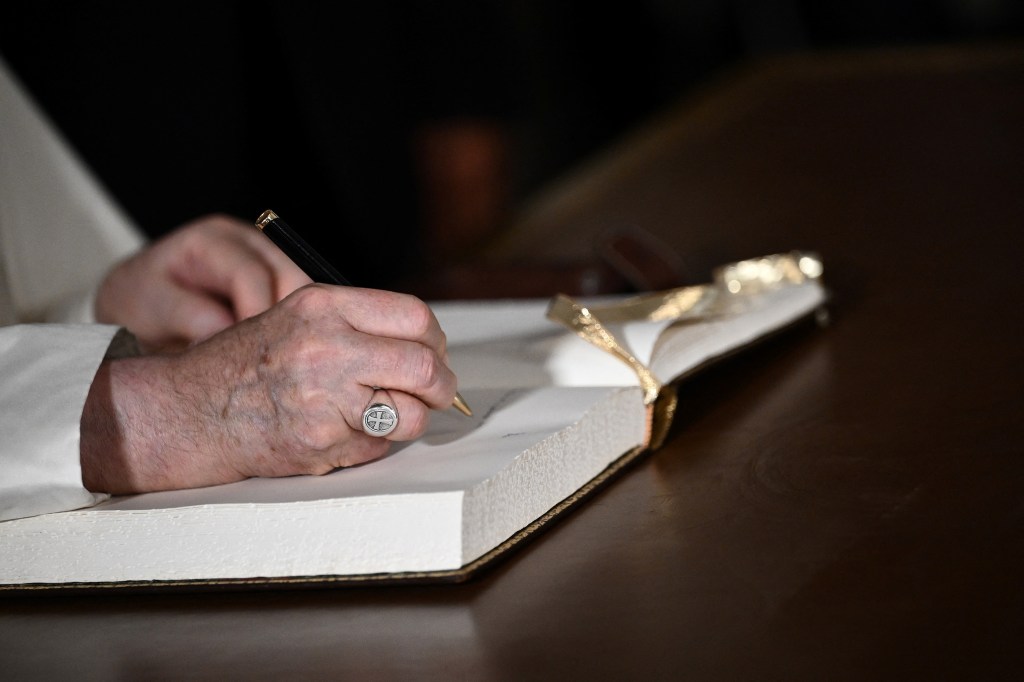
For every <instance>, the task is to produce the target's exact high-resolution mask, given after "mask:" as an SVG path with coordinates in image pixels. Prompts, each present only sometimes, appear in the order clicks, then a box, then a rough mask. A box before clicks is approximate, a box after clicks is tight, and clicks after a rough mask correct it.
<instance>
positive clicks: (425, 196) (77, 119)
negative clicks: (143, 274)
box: [0, 0, 513, 287]
mask: <svg viewBox="0 0 1024 682" xmlns="http://www.w3.org/2000/svg"><path fill="white" fill-rule="evenodd" d="M12 3H13V4H8V5H7V6H6V7H5V11H4V14H5V19H4V21H2V22H0V54H2V55H3V56H4V58H5V59H6V60H7V61H8V63H9V64H10V66H11V67H12V68H13V69H14V70H15V71H16V72H17V73H18V74H19V75H20V77H21V79H22V80H23V81H24V82H25V84H26V85H27V87H28V88H29V90H30V91H31V92H32V93H33V94H34V95H35V96H36V98H37V99H38V100H39V102H40V103H41V105H42V106H43V108H44V109H45V110H46V111H47V112H48V113H49V114H50V116H51V117H52V118H53V119H54V120H55V122H56V123H57V125H58V126H59V128H60V129H61V130H62V131H64V133H65V134H66V136H67V137H68V138H69V139H70V141H71V143H72V144H73V145H74V147H75V148H76V149H77V150H79V152H80V153H81V154H82V156H83V157H84V158H85V159H86V160H87V162H88V163H89V164H90V165H91V166H92V167H93V169H94V170H95V171H96V172H97V174H98V175H99V176H100V178H101V179H102V180H103V181H104V182H105V183H106V184H107V186H108V187H109V188H110V189H111V190H112V192H113V194H114V195H115V196H116V197H117V198H118V199H119V201H120V202H121V203H122V205H123V206H124V207H125V208H126V210H127V211H128V213H129V214H130V215H131V216H132V217H133V218H134V219H135V220H136V221H137V222H138V224H139V225H140V226H141V227H142V228H143V229H144V231H145V232H146V233H148V234H149V235H151V236H158V235H160V234H163V233H164V232H166V231H167V230H169V229H170V228H172V227H173V226H175V225H177V224H179V223H181V222H182V221H184V220H187V219H189V218H190V217H193V216H196V215H202V214H205V213H208V212H210V211H226V212H229V213H232V214H234V215H237V216H240V217H242V218H246V219H254V218H255V217H256V216H257V215H258V214H259V213H260V212H261V211H262V210H263V209H265V208H273V209H274V210H275V211H277V212H278V213H279V214H280V215H281V216H282V217H284V218H285V219H286V220H288V221H289V222H290V223H291V224H292V225H294V226H295V227H296V228H297V229H299V230H301V231H302V232H303V234H305V235H308V238H309V239H310V241H312V242H314V245H315V246H317V247H318V248H321V249H322V250H323V251H324V252H325V254H327V255H328V257H329V258H331V259H332V260H334V261H335V262H336V263H337V264H338V267H339V268H340V269H341V270H342V271H344V272H345V273H346V274H347V275H348V276H349V278H350V279H351V280H352V281H353V282H355V283H358V284H360V285H364V286H380V287H389V286H391V287H394V286H395V285H396V284H397V282H398V280H399V279H408V278H409V277H410V276H412V274H413V273H414V272H415V271H416V270H417V269H418V268H417V266H421V267H420V268H419V269H428V268H424V267H422V264H423V262H424V261H437V260H445V259H450V258H454V257H456V256H457V255H458V253H459V252H460V251H461V250H463V249H464V248H467V247H469V246H471V245H472V244H473V243H474V241H476V240H479V239H480V238H481V235H482V234H483V233H485V232H486V231H487V230H490V229H493V225H494V224H495V223H496V222H498V221H499V220H500V217H499V213H500V212H501V211H502V210H503V208H504V198H503V195H502V189H503V187H504V184H503V183H504V181H503V180H502V174H503V172H504V170H503V169H504V166H503V164H504V163H505V151H506V146H507V140H506V135H505V132H504V131H505V124H504V122H503V117H507V115H508V112H509V110H510V107H511V106H512V105H513V102H511V101H510V100H509V99H508V93H510V92H511V91H512V89H511V88H510V87H509V83H508V79H509V77H510V76H509V67H508V66H507V64H506V55H507V54H509V48H508V47H507V45H506V44H505V43H506V41H505V39H504V37H503V36H502V34H501V32H500V25H499V22H498V21H496V20H495V18H494V17H493V16H492V10H491V6H490V5H489V4H488V3H486V2H451V1H448V2H441V3H431V2H428V1H425V0H424V1H419V0H378V1H377V2H373V3H360V4H358V5H355V6H353V5H352V4H351V3H331V4H327V3H323V4H320V3H285V2H274V1H273V0H265V1H256V2H225V1H219V2H218V1H214V2H203V3H190V2H185V3H127V2H110V1H107V2H104V1H100V2H93V3H89V4H79V3H60V2H54V1H52V0H33V1H32V2H25V1H22V0H12Z"/></svg>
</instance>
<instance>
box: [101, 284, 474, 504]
mask: <svg viewBox="0 0 1024 682" xmlns="http://www.w3.org/2000/svg"><path fill="white" fill-rule="evenodd" d="M375 386H384V387H387V389H388V391H387V395H388V396H389V397H390V402H391V405H392V406H393V407H395V408H396V409H397V411H398V414H399V424H398V428H397V429H396V430H395V431H394V432H392V433H391V434H390V435H389V436H388V437H387V439H385V438H375V437H371V436H368V435H366V434H365V433H363V431H362V428H361V422H362V413H363V410H364V409H365V408H366V407H367V406H368V405H369V404H370V401H371V398H373V396H374V393H375V391H374V387H375ZM455 390H456V381H455V376H454V375H453V374H452V372H451V370H449V369H448V367H447V365H446V352H445V337H444V333H443V332H442V331H441V328H440V327H439V326H438V323H437V320H436V319H435V318H434V315H433V313H432V312H431V311H430V308H429V307H427V305H426V304H424V303H423V302H422V301H420V300H418V299H416V298H413V297H411V296H406V295H402V294H395V293H390V292H385V291H374V290H370V289H356V288H352V287H336V286H329V285H320V284H313V285H309V286H307V287H303V288H302V289H299V290H298V291H296V292H294V293H293V294H291V295H290V296H288V297H287V298H285V299H284V300H283V301H281V302H280V303H278V304H277V305H275V306H273V307H272V308H271V309H270V310H268V311H267V312H266V313H263V314H261V315H258V316H256V317H253V318H251V319H249V320H246V321H244V322H242V323H240V324H237V325H235V326H233V327H231V328H229V329H227V330H225V331H223V332H221V333H219V334H217V335H215V336H213V337H212V338H210V339H208V340H207V341H204V342H202V343H199V344H196V345H195V346H192V347H191V348H189V349H187V350H186V351H185V352H183V353H180V354H176V355H164V356H144V357H137V358H126V359H122V360H114V361H107V362H105V363H104V364H103V366H102V368H101V370H100V372H99V374H98V376H97V379H96V381H95V382H94V383H93V386H92V389H91V391H90V393H89V397H88V400H87V401H86V406H85V411H84V414H83V417H82V444H81V451H82V478H83V481H84V482H85V485H86V487H87V488H89V489H90V490H94V491H103V492H110V493H132V492H142V491H148V490H167V489H175V488H191V487H199V486H206V485H213V484H218V483H227V482H230V481H237V480H241V479H243V478H246V477H250V476H288V475H293V474H304V473H312V474H322V473H326V472H328V471H331V470H332V469H334V468H336V467H339V466H346V465H352V464H358V463H361V462H365V461H368V460H371V459H374V458H377V457H380V456H382V455H383V454H384V453H385V452H386V451H387V448H388V445H389V441H390V440H408V439H412V438H416V437H417V436H419V435H421V434H422V433H423V431H424V430H425V429H426V426H427V422H428V420H429V408H435V409H443V408H446V407H449V406H450V405H451V403H452V400H453V398H454V396H455ZM379 395H380V394H378V396H379Z"/></svg>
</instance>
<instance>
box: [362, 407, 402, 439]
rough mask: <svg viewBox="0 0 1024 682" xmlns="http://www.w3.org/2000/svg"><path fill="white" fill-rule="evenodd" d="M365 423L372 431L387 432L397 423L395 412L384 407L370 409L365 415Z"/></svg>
mask: <svg viewBox="0 0 1024 682" xmlns="http://www.w3.org/2000/svg"><path fill="white" fill-rule="evenodd" d="M363 423H364V424H365V425H366V427H367V428H368V429H370V430H371V431H376V432H378V433H386V432H389V431H391V429H392V428H393V427H394V425H395V414H394V413H393V411H392V410H390V409H387V408H384V407H378V408H373V409H369V410H367V411H366V414H365V415H364V416H363Z"/></svg>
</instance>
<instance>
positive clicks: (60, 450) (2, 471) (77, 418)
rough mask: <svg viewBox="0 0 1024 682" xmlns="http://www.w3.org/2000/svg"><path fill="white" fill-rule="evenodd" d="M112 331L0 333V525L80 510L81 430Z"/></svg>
mask: <svg viewBox="0 0 1024 682" xmlns="http://www.w3.org/2000/svg"><path fill="white" fill-rule="evenodd" d="M117 331H118V327H115V326H108V325H95V324H94V325H71V324H40V325H33V324H19V325H12V326H7V327H0V376H2V377H3V381H0V521H3V520H7V519H13V518H20V517H24V516H34V515H37V514H46V513H49V512H57V511H67V510H70V509H77V508H79V507H86V506H89V505H92V504H96V503H97V502H101V501H103V500H105V499H106V498H107V497H108V496H107V495H102V494H97V493H91V492H89V491H88V490H86V489H85V487H84V486H83V485H82V472H81V464H80V461H79V425H80V422H81V418H82V409H83V407H84V406H85V399H86V397H87V396H88V395H89V386H90V385H91V384H92V381H93V378H94V376H95V374H96V370H97V369H98V368H99V365H100V363H101V362H102V361H103V358H104V355H105V354H106V352H107V349H108V348H109V347H110V343H111V341H112V339H113V338H114V336H115V334H116V333H117Z"/></svg>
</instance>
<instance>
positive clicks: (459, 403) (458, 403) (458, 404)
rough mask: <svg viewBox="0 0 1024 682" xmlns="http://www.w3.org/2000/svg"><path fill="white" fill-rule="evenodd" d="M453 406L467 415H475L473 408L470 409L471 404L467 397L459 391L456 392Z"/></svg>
mask: <svg viewBox="0 0 1024 682" xmlns="http://www.w3.org/2000/svg"><path fill="white" fill-rule="evenodd" d="M452 407H454V408H455V409H456V410H458V411H459V412H461V413H462V414H464V415H466V416H467V417H472V416H473V410H471V409H469V405H468V404H466V399H465V398H463V397H462V396H461V395H459V394H458V393H456V394H455V400H453V401H452Z"/></svg>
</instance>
